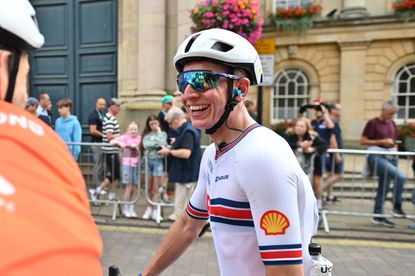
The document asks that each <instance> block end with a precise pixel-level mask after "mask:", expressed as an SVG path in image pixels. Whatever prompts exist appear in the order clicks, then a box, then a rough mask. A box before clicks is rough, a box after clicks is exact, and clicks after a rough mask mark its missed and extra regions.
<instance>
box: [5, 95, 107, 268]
mask: <svg viewBox="0 0 415 276" xmlns="http://www.w3.org/2000/svg"><path fill="white" fill-rule="evenodd" d="M0 225H1V226H0V229H1V230H0V252H1V253H0V275H88V276H90V275H102V268H101V265H100V261H99V258H100V256H101V252H102V240H101V236H100V233H99V231H98V228H97V227H96V225H95V223H94V220H93V218H92V216H91V213H90V207H89V203H88V198H87V194H86V187H85V181H84V179H83V177H82V174H81V171H80V169H79V167H78V165H77V164H76V162H75V161H74V159H73V157H72V156H71V154H70V153H69V151H68V148H67V146H66V145H65V144H64V142H63V141H62V140H61V139H60V138H59V137H58V135H57V134H56V133H55V132H54V131H53V130H52V129H51V128H50V127H49V126H47V125H46V124H44V123H43V122H42V121H41V120H39V119H38V118H36V117H35V116H33V115H32V114H30V113H28V112H26V111H25V110H23V109H21V108H19V107H17V106H14V105H12V104H10V103H6V102H4V101H0Z"/></svg>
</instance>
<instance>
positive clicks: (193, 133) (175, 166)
mask: <svg viewBox="0 0 415 276" xmlns="http://www.w3.org/2000/svg"><path fill="white" fill-rule="evenodd" d="M165 120H166V122H167V123H168V124H169V127H170V129H172V130H174V131H175V132H176V137H175V140H174V143H172V145H171V148H167V147H163V148H162V149H161V150H160V151H159V153H160V154H161V155H163V156H169V157H170V168H169V181H170V182H172V183H174V185H175V192H174V212H173V213H172V214H171V215H170V216H169V219H170V220H173V221H175V220H176V219H177V218H178V217H179V215H180V214H181V213H182V212H183V211H184V209H185V207H186V205H187V202H188V201H189V199H190V196H191V195H192V193H193V190H194V189H195V187H196V181H197V178H198V176H199V166H200V160H201V158H202V152H201V150H200V132H199V131H198V130H197V129H196V128H194V127H193V126H192V124H191V123H190V122H188V121H187V120H186V115H185V114H184V112H183V111H182V110H181V109H180V108H178V107H175V106H173V107H172V108H170V110H169V111H168V112H167V114H166V118H165Z"/></svg>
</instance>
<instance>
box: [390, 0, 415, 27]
mask: <svg viewBox="0 0 415 276" xmlns="http://www.w3.org/2000/svg"><path fill="white" fill-rule="evenodd" d="M392 9H394V10H395V13H396V14H397V15H398V16H399V17H400V18H401V20H403V21H405V22H408V21H409V20H410V19H411V18H414V17H415V16H414V15H415V0H397V1H395V2H394V3H393V4H392Z"/></svg>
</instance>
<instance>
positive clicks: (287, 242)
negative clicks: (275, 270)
mask: <svg viewBox="0 0 415 276" xmlns="http://www.w3.org/2000/svg"><path fill="white" fill-rule="evenodd" d="M288 150H290V148H289V147H288V145H285V148H284V150H282V151H279V152H273V151H272V149H271V151H269V150H267V149H261V150H259V151H258V152H257V154H256V155H255V156H251V159H250V160H249V161H248V162H245V163H247V164H246V165H244V166H242V168H241V170H240V172H241V173H240V179H239V183H240V185H241V188H242V190H243V191H244V192H245V194H246V196H247V198H248V201H249V204H250V208H251V213H252V218H253V221H254V227H255V232H256V236H257V239H258V245H259V251H260V255H261V258H262V261H263V263H264V264H265V265H295V264H302V263H303V253H302V252H303V250H302V238H301V225H300V216H299V211H298V199H297V184H298V182H299V181H301V180H300V178H302V177H301V175H302V174H303V173H302V171H301V168H300V167H299V165H298V163H296V160H295V157H294V155H293V154H292V153H290V152H288ZM261 151H262V152H261Z"/></svg>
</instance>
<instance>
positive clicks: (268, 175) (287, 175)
mask: <svg viewBox="0 0 415 276" xmlns="http://www.w3.org/2000/svg"><path fill="white" fill-rule="evenodd" d="M186 211H187V213H188V214H189V215H190V216H191V217H192V218H194V219H208V218H209V219H210V223H211V228H212V234H213V240H214V243H215V249H216V253H217V257H218V261H219V267H220V271H221V275H265V266H268V265H290V264H304V272H305V275H308V274H309V272H310V270H311V258H310V256H309V253H308V245H309V243H310V241H311V237H312V236H313V235H314V234H315V233H316V231H317V223H318V211H317V204H316V199H315V197H314V194H313V191H312V188H311V184H310V182H309V180H308V177H307V176H306V175H305V174H304V172H303V170H302V169H301V167H300V165H299V164H298V161H297V160H296V158H295V156H294V154H293V152H292V150H291V148H290V147H289V146H288V144H287V143H286V141H285V140H284V139H282V138H281V137H280V136H278V135H277V134H275V133H274V132H272V131H271V130H269V129H267V128H265V127H260V126H259V125H252V126H251V127H249V128H248V129H247V130H246V131H245V132H244V133H243V134H242V135H241V136H240V137H239V138H238V139H236V140H235V141H234V142H233V143H231V144H228V145H227V146H225V147H223V148H222V149H221V150H220V151H216V148H215V146H214V145H213V144H212V145H210V146H209V147H208V148H207V149H206V151H205V153H204V155H203V159H202V164H201V167H200V175H199V180H198V184H197V186H196V190H195V191H194V193H193V195H192V197H191V199H190V201H189V204H188V206H187V209H186Z"/></svg>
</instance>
